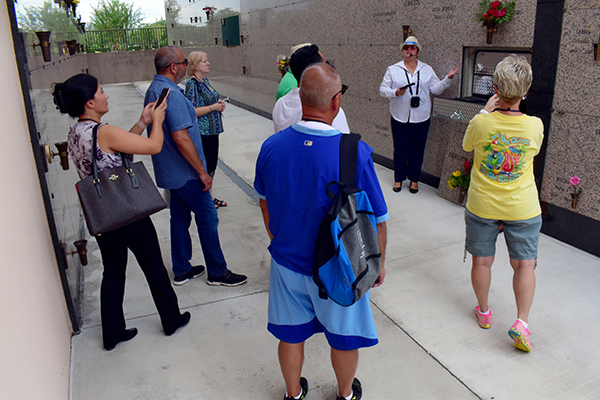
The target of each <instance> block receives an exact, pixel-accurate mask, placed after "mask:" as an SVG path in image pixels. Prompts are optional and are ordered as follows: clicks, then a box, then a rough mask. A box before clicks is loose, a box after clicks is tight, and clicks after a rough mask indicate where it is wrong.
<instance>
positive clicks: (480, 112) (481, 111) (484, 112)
mask: <svg viewBox="0 0 600 400" xmlns="http://www.w3.org/2000/svg"><path fill="white" fill-rule="evenodd" d="M479 114H489V112H487V111H486V110H484V109H483V108H482V109H481V110H480V111H479Z"/></svg>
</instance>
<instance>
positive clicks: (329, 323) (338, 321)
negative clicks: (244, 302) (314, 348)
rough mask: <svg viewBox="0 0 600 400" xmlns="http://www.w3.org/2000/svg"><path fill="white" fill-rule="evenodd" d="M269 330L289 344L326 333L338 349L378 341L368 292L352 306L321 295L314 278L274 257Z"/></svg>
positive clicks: (357, 346)
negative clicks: (323, 297) (285, 265)
mask: <svg viewBox="0 0 600 400" xmlns="http://www.w3.org/2000/svg"><path fill="white" fill-rule="evenodd" d="M267 329H268V331H269V332H271V333H272V334H273V336H275V337H276V338H277V339H279V340H281V341H283V342H286V343H302V342H304V341H305V340H306V339H308V338H309V337H311V336H312V335H313V334H315V333H319V332H324V333H325V336H326V337H327V341H328V342H329V345H330V346H331V347H333V348H334V349H336V350H355V349H358V348H361V347H369V346H374V345H376V344H377V343H378V340H377V329H376V328H375V321H374V320H373V313H372V312H371V303H370V301H369V293H367V294H366V295H364V296H363V297H362V298H361V299H360V300H359V301H357V302H356V303H354V304H353V305H352V306H350V307H342V306H340V305H339V304H337V303H335V302H334V301H333V300H331V299H327V300H323V299H321V298H320V297H319V288H318V287H317V285H316V284H315V282H314V281H313V280H312V277H310V276H306V275H302V274H299V273H297V272H294V271H292V270H290V269H287V268H285V267H283V266H281V265H280V264H278V263H277V262H276V261H275V260H273V259H272V258H271V282H270V286H269V324H268V327H267Z"/></svg>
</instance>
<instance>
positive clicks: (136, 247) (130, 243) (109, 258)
mask: <svg viewBox="0 0 600 400" xmlns="http://www.w3.org/2000/svg"><path fill="white" fill-rule="evenodd" d="M96 240H97V242H98V246H99V247H100V252H101V253H102V263H103V264H104V272H103V274H102V287H101V289H100V311H101V317H102V338H103V340H104V347H109V346H111V345H113V344H115V343H117V342H119V341H120V339H121V338H122V337H123V333H124V331H125V316H124V315H123V296H124V295H125V270H126V268H127V249H130V250H131V251H132V252H133V254H134V255H135V258H136V259H137V261H138V264H139V265H140V267H141V268H142V271H143V272H144V275H145V276H146V281H147V282H148V286H149V287H150V292H151V293H152V298H153V299H154V304H155V305H156V309H157V310H158V314H159V315H160V319H161V322H162V326H163V329H164V330H165V332H172V331H174V330H175V329H177V328H178V327H179V325H180V323H181V314H180V312H179V305H178V304H177V295H176V294H175V291H174V290H173V287H172V286H171V281H170V280H169V275H168V274H167V270H166V269H165V266H164V264H163V259H162V254H161V252H160V246H159V244H158V237H157V236H156V230H155V229H154V225H153V224H152V220H151V219H150V217H146V218H144V219H142V220H140V221H137V222H134V223H131V224H129V225H127V226H124V227H123V228H119V229H115V230H112V231H110V232H106V233H103V234H101V235H100V236H96Z"/></svg>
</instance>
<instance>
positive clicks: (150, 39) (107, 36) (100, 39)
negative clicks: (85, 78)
mask: <svg viewBox="0 0 600 400" xmlns="http://www.w3.org/2000/svg"><path fill="white" fill-rule="evenodd" d="M166 45H167V29H166V28H137V29H109V30H98V31H87V32H86V33H85V48H86V50H87V52H88V53H96V52H98V53H104V52H110V51H132V50H150V49H158V48H160V47H162V46H166Z"/></svg>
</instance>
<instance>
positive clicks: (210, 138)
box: [201, 135, 219, 177]
mask: <svg viewBox="0 0 600 400" xmlns="http://www.w3.org/2000/svg"><path fill="white" fill-rule="evenodd" d="M201 137H202V149H203V150H204V158H206V172H207V173H208V175H210V176H211V177H214V176H215V171H216V170H217V161H219V135H202V136H201Z"/></svg>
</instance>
